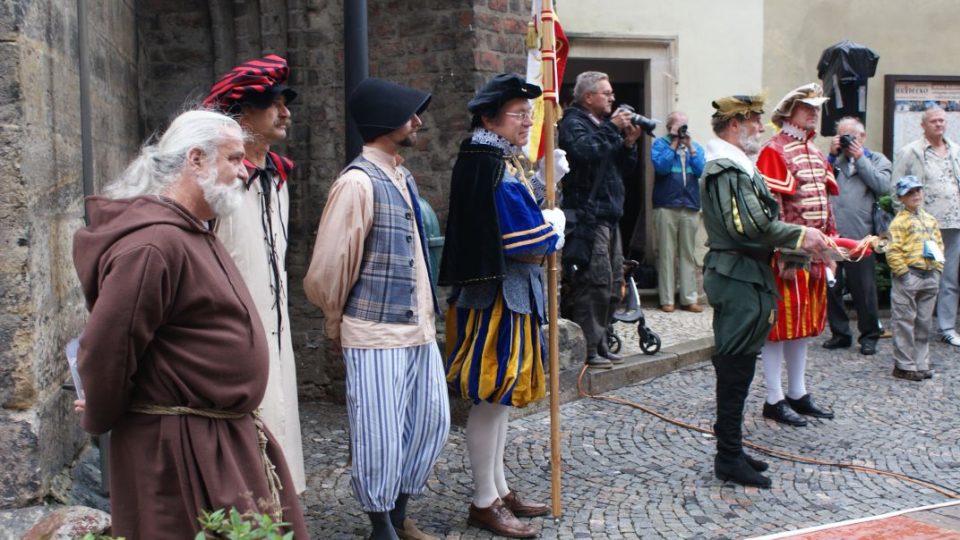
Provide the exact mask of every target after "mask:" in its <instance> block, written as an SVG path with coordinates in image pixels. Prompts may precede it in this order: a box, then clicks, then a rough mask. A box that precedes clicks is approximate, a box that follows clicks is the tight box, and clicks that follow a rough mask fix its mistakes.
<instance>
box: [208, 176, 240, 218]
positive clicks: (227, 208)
mask: <svg viewBox="0 0 960 540" xmlns="http://www.w3.org/2000/svg"><path fill="white" fill-rule="evenodd" d="M218 176H219V171H218V170H217V168H216V167H211V171H210V174H208V175H206V176H201V177H200V178H198V179H197V184H198V185H199V186H200V190H201V191H203V199H204V200H205V201H207V204H208V205H209V206H210V210H213V213H214V214H215V215H216V216H217V217H224V216H228V215H230V214H231V213H233V212H234V211H235V210H236V209H237V208H240V205H241V204H242V203H243V181H242V180H240V179H239V178H236V179H234V181H233V183H232V184H230V185H228V186H224V185H222V184H218V183H217V177H218Z"/></svg>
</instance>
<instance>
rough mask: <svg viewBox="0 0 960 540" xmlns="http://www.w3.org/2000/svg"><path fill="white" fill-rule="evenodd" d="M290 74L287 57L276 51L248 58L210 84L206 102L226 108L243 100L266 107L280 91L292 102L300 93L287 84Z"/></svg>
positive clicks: (206, 105) (234, 105)
mask: <svg viewBox="0 0 960 540" xmlns="http://www.w3.org/2000/svg"><path fill="white" fill-rule="evenodd" d="M289 75H290V68H289V67H287V61H286V60H284V59H283V58H280V57H279V56H277V55H275V54H270V55H267V56H264V57H263V58H260V59H259V60H250V61H249V62H244V63H243V64H240V65H239V66H237V67H235V68H233V69H232V70H230V73H227V74H226V75H224V76H223V78H222V79H220V80H219V81H217V83H216V84H214V85H213V86H212V87H210V93H209V94H207V97H206V98H205V99H204V100H203V105H204V106H205V107H214V108H218V109H220V110H222V111H229V110H230V109H232V108H234V107H236V106H238V105H242V104H248V105H253V106H254V107H257V108H260V109H264V108H267V107H269V106H270V105H271V104H272V103H273V101H274V100H275V99H276V97H277V96H278V95H280V94H283V96H284V97H285V98H286V100H287V103H290V102H291V101H293V100H294V99H295V98H296V97H297V93H296V92H294V91H293V90H292V89H291V88H290V87H288V86H287V85H286V82H287V77H288V76H289Z"/></svg>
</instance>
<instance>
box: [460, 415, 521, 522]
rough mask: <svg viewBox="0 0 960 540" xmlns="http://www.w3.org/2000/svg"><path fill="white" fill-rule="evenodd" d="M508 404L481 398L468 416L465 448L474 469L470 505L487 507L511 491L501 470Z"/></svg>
mask: <svg viewBox="0 0 960 540" xmlns="http://www.w3.org/2000/svg"><path fill="white" fill-rule="evenodd" d="M509 419H510V407H507V406H506V405H495V404H493V403H487V402H486V401H481V402H480V403H478V404H476V405H474V406H473V407H471V408H470V414H469V416H468V417H467V451H468V452H469V454H470V468H471V469H472V470H473V486H474V492H473V505H474V506H476V507H477V508H488V507H489V506H490V505H491V504H493V503H494V502H495V501H496V500H497V499H498V498H502V497H506V496H507V495H508V494H509V493H510V488H508V487H507V478H506V476H505V475H504V473H503V450H504V448H505V447H506V444H507V422H508V420H509Z"/></svg>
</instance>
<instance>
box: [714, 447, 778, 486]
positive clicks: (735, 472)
mask: <svg viewBox="0 0 960 540" xmlns="http://www.w3.org/2000/svg"><path fill="white" fill-rule="evenodd" d="M713 472H714V474H716V475H717V478H719V479H720V480H723V481H730V482H733V483H735V484H740V485H741V486H755V487H758V488H763V489H767V488H769V487H770V486H771V485H773V482H771V481H770V479H769V478H767V477H766V476H764V475H762V474H760V473H759V472H757V471H756V470H755V469H754V468H753V467H751V466H750V464H749V463H747V460H746V459H744V456H738V457H734V458H732V459H730V458H726V457H723V456H720V455H717V457H716V458H714V460H713Z"/></svg>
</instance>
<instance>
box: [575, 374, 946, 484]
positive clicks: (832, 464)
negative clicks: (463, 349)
mask: <svg viewBox="0 0 960 540" xmlns="http://www.w3.org/2000/svg"><path fill="white" fill-rule="evenodd" d="M586 372H587V366H586V365H584V366H583V369H581V370H580V375H579V376H578V377H577V392H578V393H579V394H580V395H581V396H583V397H588V398H591V399H597V400H601V401H609V402H611V403H619V404H621V405H627V406H629V407H633V408H635V409H639V410H641V411H643V412H645V413H647V414H650V415H652V416H655V417H657V418H659V419H661V420H663V421H664V422H667V423H670V424H673V425H675V426H678V427H682V428H686V429H690V430H693V431H699V432H700V433H707V434H710V435H714V433H713V430H710V429H706V428H702V427H700V426H695V425H693V424H687V423H686V422H681V421H680V420H674V419H673V418H670V417H667V416H665V415H663V414H661V413H659V412H657V411H655V410H653V409H651V408H649V407H646V406H644V405H641V404H640V403H635V402H633V401H630V400H628V399H624V398H619V397H613V396H596V395H593V394H588V393H587V392H585V391H584V390H583V376H584V374H586ZM743 445H744V446H746V447H748V448H752V449H754V450H758V451H760V452H763V453H764V454H767V455H768V456H771V457H776V458H780V459H785V460H788V461H796V462H798V463H807V464H810V465H824V466H828V467H837V468H840V469H848V470H851V471H856V472H863V473H867V474H877V475H880V476H888V477H891V478H896V479H898V480H903V481H904V482H910V483H913V484H917V485H919V486H923V487H925V488H927V489H931V490H933V491H935V492H937V493H939V494H941V495H943V496H945V497H949V498H951V499H960V491H955V490H953V489H950V488H947V487H944V486H941V485H939V484H935V483H933V482H929V481H927V480H922V479H919V478H914V477H912V476H908V475H906V474H901V473H895V472H891V471H885V470H883V469H876V468H873V467H867V466H865V465H856V464H854V463H837V462H832V461H821V460H818V459H813V458H808V457H803V456H797V455H794V454H790V453H788V452H784V451H782V450H775V449H773V448H766V447H764V446H760V445H759V444H756V443H752V442H749V441H743Z"/></svg>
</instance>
